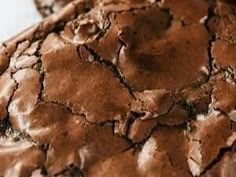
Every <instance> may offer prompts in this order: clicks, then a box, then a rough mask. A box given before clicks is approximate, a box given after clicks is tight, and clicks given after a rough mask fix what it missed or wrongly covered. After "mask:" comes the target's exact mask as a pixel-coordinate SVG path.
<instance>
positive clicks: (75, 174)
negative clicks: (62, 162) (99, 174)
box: [53, 164, 85, 177]
mask: <svg viewBox="0 0 236 177" xmlns="http://www.w3.org/2000/svg"><path fill="white" fill-rule="evenodd" d="M60 175H70V176H71V177H85V175H84V173H83V171H82V170H81V169H80V168H79V167H78V166H76V165H74V164H70V165H68V166H67V167H66V168H65V169H64V170H62V171H60V172H58V173H56V174H54V175H53V176H60Z"/></svg>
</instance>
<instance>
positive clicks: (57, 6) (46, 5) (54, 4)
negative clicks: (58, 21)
mask: <svg viewBox="0 0 236 177" xmlns="http://www.w3.org/2000/svg"><path fill="white" fill-rule="evenodd" d="M72 1H73V0H34V3H35V5H36V7H37V9H38V11H39V13H40V14H41V15H42V16H43V17H46V16H48V15H51V14H53V13H57V12H59V11H60V10H61V9H62V8H63V7H64V6H65V5H67V4H69V3H70V2H72Z"/></svg>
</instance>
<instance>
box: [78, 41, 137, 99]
mask: <svg viewBox="0 0 236 177" xmlns="http://www.w3.org/2000/svg"><path fill="white" fill-rule="evenodd" d="M83 46H84V47H85V48H86V49H87V50H88V51H89V53H90V54H91V55H92V56H93V58H94V60H95V61H98V62H99V63H101V64H102V65H104V66H106V67H107V68H108V69H109V70H110V71H112V72H113V74H114V76H115V77H116V78H118V79H119V80H120V83H121V84H122V85H123V86H124V87H125V88H126V89H128V91H129V93H130V94H131V96H132V97H133V98H135V94H134V89H133V88H132V87H131V86H130V85H129V84H128V83H127V81H126V79H125V77H124V75H123V74H122V71H121V70H120V69H119V68H118V67H117V66H116V65H115V64H113V63H112V62H111V61H109V60H106V59H103V58H102V57H101V56H100V55H99V54H98V53H97V52H96V51H95V50H94V49H92V48H90V47H89V46H88V45H85V44H84V45H83Z"/></svg>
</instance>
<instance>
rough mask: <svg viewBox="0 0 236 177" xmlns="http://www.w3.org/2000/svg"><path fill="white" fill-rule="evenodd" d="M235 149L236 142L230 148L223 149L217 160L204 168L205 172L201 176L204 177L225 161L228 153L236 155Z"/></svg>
mask: <svg viewBox="0 0 236 177" xmlns="http://www.w3.org/2000/svg"><path fill="white" fill-rule="evenodd" d="M235 147H236V142H234V143H233V144H232V145H231V146H229V147H223V148H221V149H220V151H219V153H218V155H217V156H216V158H215V159H214V160H213V161H212V162H211V163H210V164H208V165H207V167H205V168H204V170H203V171H202V172H201V174H200V176H204V175H205V174H206V173H207V172H208V171H210V170H211V169H213V168H214V167H215V166H216V165H217V164H218V163H219V162H220V161H221V160H222V159H223V157H224V155H225V154H226V153H228V152H234V153H235V152H236V151H235Z"/></svg>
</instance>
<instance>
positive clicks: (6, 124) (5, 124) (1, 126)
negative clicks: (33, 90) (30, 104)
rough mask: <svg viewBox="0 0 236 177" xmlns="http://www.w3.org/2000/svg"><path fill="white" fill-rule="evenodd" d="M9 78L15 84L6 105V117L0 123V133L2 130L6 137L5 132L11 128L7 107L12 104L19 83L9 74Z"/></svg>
mask: <svg viewBox="0 0 236 177" xmlns="http://www.w3.org/2000/svg"><path fill="white" fill-rule="evenodd" d="M10 76H11V79H12V81H13V82H14V83H15V87H14V89H13V92H12V94H11V96H10V98H9V101H8V103H7V106H6V111H7V115H6V117H5V118H4V119H3V120H1V121H0V131H2V130H3V132H4V135H6V131H8V130H12V126H11V122H10V113H9V106H10V104H11V102H12V99H13V97H14V95H15V92H16V91H17V90H18V87H19V83H18V82H17V81H16V80H15V79H14V77H13V73H10Z"/></svg>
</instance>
